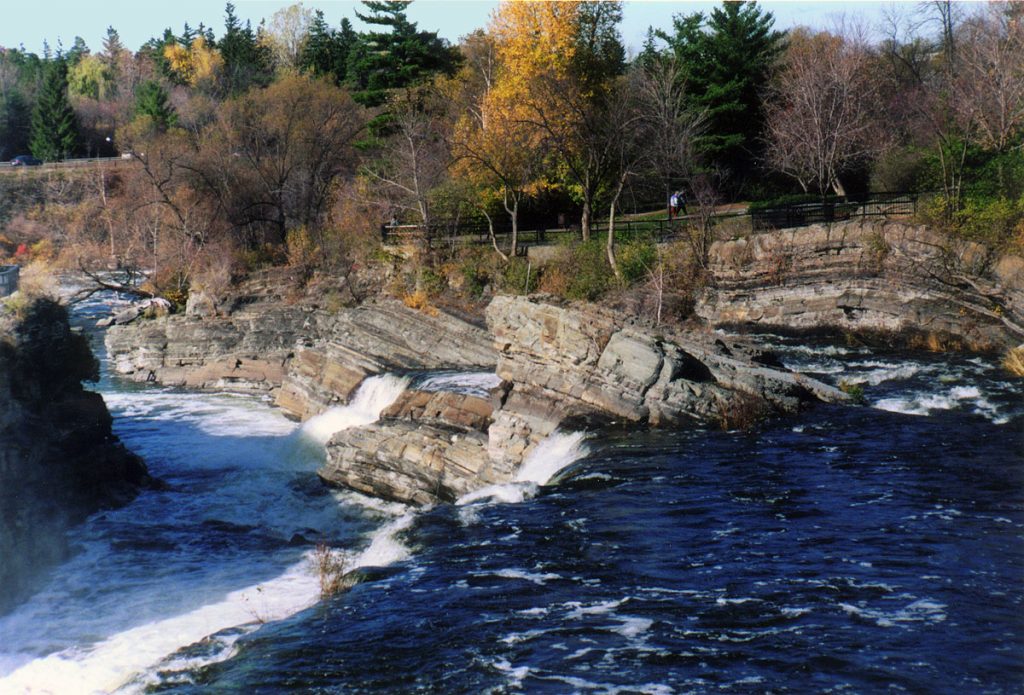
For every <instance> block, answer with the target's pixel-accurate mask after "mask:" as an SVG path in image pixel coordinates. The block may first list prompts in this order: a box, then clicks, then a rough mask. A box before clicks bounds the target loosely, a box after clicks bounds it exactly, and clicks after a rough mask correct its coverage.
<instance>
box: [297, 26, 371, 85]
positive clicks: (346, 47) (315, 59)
mask: <svg viewBox="0 0 1024 695" xmlns="http://www.w3.org/2000/svg"><path fill="white" fill-rule="evenodd" d="M358 40H359V37H358V35H357V34H356V32H355V30H354V29H352V23H351V22H349V21H348V19H342V20H341V28H340V29H338V30H335V29H331V28H330V27H328V26H327V22H326V21H324V13H323V12H322V11H321V10H316V11H315V12H314V13H313V21H312V23H311V24H310V27H309V34H308V35H307V36H306V41H305V43H304V44H303V47H302V53H301V55H300V56H299V68H300V69H301V70H303V71H304V72H307V73H309V74H311V75H313V76H314V77H330V78H331V79H333V80H334V83H335V84H339V85H340V84H342V83H343V82H344V81H345V78H346V76H347V75H348V57H349V53H350V52H351V51H352V47H353V46H355V44H356V42H357V41H358Z"/></svg>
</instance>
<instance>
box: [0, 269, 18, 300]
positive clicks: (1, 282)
mask: <svg viewBox="0 0 1024 695" xmlns="http://www.w3.org/2000/svg"><path fill="white" fill-rule="evenodd" d="M20 273H21V268H20V267H19V266H16V265H0V297H6V296H7V295H9V294H14V293H15V292H17V291H18V276H19V274H20Z"/></svg>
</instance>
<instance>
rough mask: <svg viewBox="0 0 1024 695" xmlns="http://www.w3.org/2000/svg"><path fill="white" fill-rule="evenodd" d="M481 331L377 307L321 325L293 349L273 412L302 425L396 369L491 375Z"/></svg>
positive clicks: (491, 357)
mask: <svg viewBox="0 0 1024 695" xmlns="http://www.w3.org/2000/svg"><path fill="white" fill-rule="evenodd" d="M496 360H497V356H496V354H495V352H494V348H493V346H492V345H491V339H490V336H489V335H488V333H487V331H485V330H483V329H482V328H480V327H478V326H474V325H472V324H470V323H467V322H465V321H463V320H461V319H458V318H456V317H454V316H449V315H448V314H445V313H438V314H437V315H434V316H431V315H428V314H425V313H423V312H421V311H416V310H414V309H410V308H409V307H407V306H405V305H404V304H402V303H401V302H397V301H393V300H383V301H378V302H373V303H369V304H364V305H363V306H359V307H356V308H354V309H345V310H342V311H340V312H338V313H337V314H335V315H333V316H331V317H323V318H322V320H321V321H320V327H319V331H318V337H317V338H315V339H313V340H310V341H307V342H306V343H305V344H302V345H299V346H297V348H296V350H295V359H294V361H293V362H292V363H291V364H290V366H289V369H288V375H287V377H286V378H285V381H284V385H283V386H282V388H281V392H280V394H279V395H278V397H277V405H278V406H280V407H281V408H283V409H284V410H285V411H287V412H288V413H290V414H292V415H294V416H296V417H299V418H301V419H303V420H304V419H306V418H308V417H310V416H312V415H315V414H317V413H319V412H321V411H322V410H324V409H325V408H327V407H329V406H331V405H337V404H339V403H345V402H346V401H347V400H348V398H349V396H350V395H351V394H352V392H353V391H354V390H355V389H356V387H358V386H359V384H360V383H361V382H362V380H363V379H364V378H366V377H367V376H369V375H371V374H378V373H380V372H384V371H395V370H420V369H449V368H452V369H470V368H485V369H490V368H493V366H494V364H495V362H496Z"/></svg>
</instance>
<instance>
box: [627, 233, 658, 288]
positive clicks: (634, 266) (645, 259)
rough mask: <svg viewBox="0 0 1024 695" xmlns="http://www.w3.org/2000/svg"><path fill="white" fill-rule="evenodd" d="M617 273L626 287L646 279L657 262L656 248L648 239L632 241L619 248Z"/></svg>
mask: <svg viewBox="0 0 1024 695" xmlns="http://www.w3.org/2000/svg"><path fill="white" fill-rule="evenodd" d="M617 256H618V258H617V260H618V262H619V271H620V272H621V273H622V279H623V281H624V282H625V283H626V284H627V285H632V284H634V283H636V282H638V281H640V280H644V279H646V278H647V276H648V273H649V272H650V271H651V269H652V268H654V266H655V265H656V264H657V262H658V247H657V246H656V245H655V244H654V242H653V241H651V240H649V239H634V240H632V241H629V242H627V243H625V244H623V245H622V246H620V247H619V250H618V254H617Z"/></svg>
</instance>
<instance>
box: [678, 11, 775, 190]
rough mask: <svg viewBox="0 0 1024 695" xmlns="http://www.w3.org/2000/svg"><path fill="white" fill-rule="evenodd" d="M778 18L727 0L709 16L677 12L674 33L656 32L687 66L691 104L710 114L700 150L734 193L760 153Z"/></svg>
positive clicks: (683, 65) (759, 156) (685, 68)
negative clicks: (764, 101)
mask: <svg viewBox="0 0 1024 695" xmlns="http://www.w3.org/2000/svg"><path fill="white" fill-rule="evenodd" d="M774 23H775V19H774V17H773V16H772V14H771V12H762V11H761V9H760V8H759V7H758V6H757V3H756V2H726V3H723V6H722V7H718V8H715V9H714V10H712V12H711V15H710V16H709V17H705V16H704V15H703V14H702V13H699V12H698V13H695V14H691V15H687V16H682V15H678V16H676V17H675V18H673V28H674V33H673V34H671V35H670V34H667V33H665V32H658V36H659V37H660V38H661V39H663V40H665V41H666V42H668V44H669V47H670V49H671V50H672V51H673V52H674V53H675V56H676V59H677V60H678V61H679V63H680V65H681V66H682V68H683V71H684V74H685V76H686V79H687V91H688V92H689V93H690V94H691V96H692V98H693V102H694V103H693V105H694V106H695V107H696V108H698V109H701V110H704V111H705V112H706V114H707V124H708V125H707V132H706V134H705V136H704V137H703V138H702V139H701V150H702V152H703V153H704V154H705V156H706V158H707V159H708V161H709V163H710V164H712V165H717V166H718V167H719V168H721V169H722V170H724V171H725V172H726V173H727V174H728V176H729V177H730V179H731V183H732V187H733V188H734V193H735V192H736V191H737V190H738V189H739V188H740V187H742V185H743V183H744V178H745V177H747V176H749V174H750V172H751V170H753V169H754V167H755V166H756V164H757V162H758V161H760V160H761V158H762V152H763V145H762V144H761V136H762V132H763V130H764V112H763V110H762V107H761V98H760V96H761V93H762V92H763V91H764V89H765V88H766V86H767V84H768V80H769V77H770V75H771V71H772V66H773V64H774V63H775V61H776V58H777V57H778V55H779V53H780V52H781V51H782V49H783V37H784V33H783V32H779V31H775V30H774V29H772V27H773V25H774Z"/></svg>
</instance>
